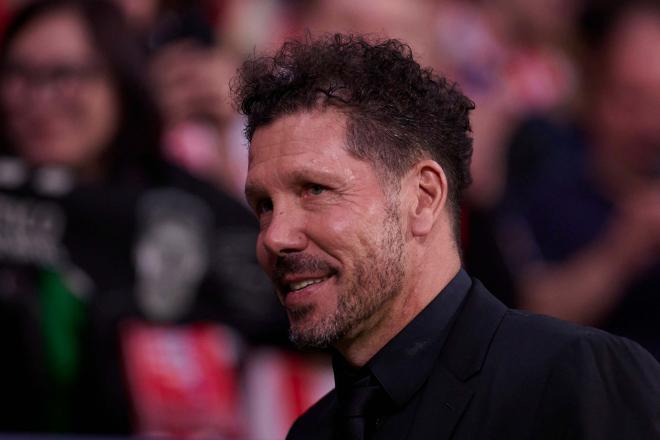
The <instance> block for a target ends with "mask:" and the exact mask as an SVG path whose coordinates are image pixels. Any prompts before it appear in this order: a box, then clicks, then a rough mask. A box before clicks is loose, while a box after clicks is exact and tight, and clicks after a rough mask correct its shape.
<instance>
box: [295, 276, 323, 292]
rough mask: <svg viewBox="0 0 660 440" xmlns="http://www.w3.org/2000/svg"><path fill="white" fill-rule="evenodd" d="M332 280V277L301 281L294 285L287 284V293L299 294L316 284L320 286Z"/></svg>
mask: <svg viewBox="0 0 660 440" xmlns="http://www.w3.org/2000/svg"><path fill="white" fill-rule="evenodd" d="M328 278H330V276H329V275H328V276H324V277H320V278H310V279H306V280H301V281H296V282H292V283H288V284H286V286H285V287H286V291H287V292H298V291H300V290H303V289H304V288H306V287H309V286H312V285H314V284H319V283H322V282H323V281H325V280H327V279H328Z"/></svg>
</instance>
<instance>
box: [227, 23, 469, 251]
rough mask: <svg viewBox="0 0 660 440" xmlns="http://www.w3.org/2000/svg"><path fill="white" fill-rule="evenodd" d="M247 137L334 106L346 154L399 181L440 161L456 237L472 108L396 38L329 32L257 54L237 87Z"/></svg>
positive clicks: (241, 73) (466, 170)
mask: <svg viewBox="0 0 660 440" xmlns="http://www.w3.org/2000/svg"><path fill="white" fill-rule="evenodd" d="M232 89H233V92H234V97H235V102H236V105H237V107H238V109H239V111H240V112H241V113H243V114H245V115H246V116H247V125H246V128H245V135H246V137H247V139H248V141H251V140H252V136H253V135H254V132H255V130H257V129H258V128H259V127H261V126H264V125H267V124H269V123H271V122H272V121H274V120H275V119H277V118H278V117H280V116H283V115H287V114H291V113H295V112H299V111H310V110H313V109H318V108H326V107H333V108H335V109H337V110H339V111H341V112H342V113H344V114H345V115H346V117H347V139H346V143H347V149H348V151H349V152H351V153H352V154H353V155H355V156H356V157H357V158H360V159H363V160H369V161H371V162H372V163H377V164H378V165H379V166H377V167H376V169H383V170H384V171H385V172H384V173H381V175H382V176H383V177H385V178H386V180H387V183H391V184H394V185H395V187H396V188H398V183H399V181H400V178H401V177H402V176H403V174H404V173H405V172H406V171H408V170H409V169H410V167H412V166H413V165H414V164H415V163H416V162H417V161H419V160H420V159H423V158H431V159H433V160H435V161H436V162H438V164H440V166H441V167H442V169H443V170H444V172H445V174H446V175H447V179H448V181H449V194H448V200H449V202H450V206H451V208H452V210H453V220H454V222H453V223H454V232H455V234H456V237H457V239H458V230H459V228H458V225H459V217H460V198H461V193H462V191H463V190H464V189H465V187H467V186H468V185H469V183H470V181H471V178H470V170H469V166H470V158H471V156H472V138H471V136H470V131H471V130H470V121H469V118H468V114H469V112H470V110H472V109H474V103H473V102H472V101H471V100H470V99H468V98H467V97H465V96H464V95H463V94H462V93H461V91H460V90H459V88H458V87H457V85H456V84H455V83H451V82H449V81H447V79H445V78H443V77H441V76H439V75H436V74H435V73H434V72H433V71H432V70H431V69H430V68H422V67H421V66H420V65H419V64H418V63H417V62H416V61H415V60H414V59H413V55H412V50H411V49H410V47H409V46H408V45H406V44H404V43H402V42H400V41H398V40H393V39H392V40H386V41H374V42H371V41H369V39H368V38H367V37H364V36H359V35H342V34H335V35H327V36H324V37H321V38H317V39H314V38H312V37H311V36H310V35H309V34H308V35H306V37H305V38H304V39H302V40H290V41H288V42H286V43H285V44H284V45H283V46H282V48H281V49H280V50H279V51H278V52H277V53H275V55H274V56H261V57H253V58H251V59H249V60H248V61H246V62H245V63H244V64H243V66H242V67H241V69H240V70H239V73H238V76H237V78H235V79H234V81H233V84H232Z"/></svg>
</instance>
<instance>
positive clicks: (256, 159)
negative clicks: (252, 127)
mask: <svg viewBox="0 0 660 440" xmlns="http://www.w3.org/2000/svg"><path fill="white" fill-rule="evenodd" d="M348 154H349V153H348V151H347V150H346V119H345V117H344V116H343V115H341V114H340V113H338V112H336V111H332V110H328V111H314V112H299V113H294V114H291V115H286V116H282V117H280V118H278V119H277V120H275V121H274V122H272V123H271V124H269V125H266V126H263V127H260V128H258V129H257V130H256V131H255V133H254V136H253V138H252V142H251V144H250V158H249V166H248V169H252V168H253V167H255V166H257V165H259V164H261V163H263V162H267V161H273V160H282V159H285V158H287V157H289V158H292V157H301V156H304V157H306V158H308V160H310V161H314V162H319V161H322V160H333V159H334V160H338V159H340V158H341V157H344V156H347V155H348Z"/></svg>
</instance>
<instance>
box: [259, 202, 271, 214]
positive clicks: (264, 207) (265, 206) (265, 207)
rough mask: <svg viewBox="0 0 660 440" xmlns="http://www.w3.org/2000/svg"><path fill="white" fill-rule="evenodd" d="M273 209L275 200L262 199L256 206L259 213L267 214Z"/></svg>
mask: <svg viewBox="0 0 660 440" xmlns="http://www.w3.org/2000/svg"><path fill="white" fill-rule="evenodd" d="M272 210H273V202H272V201H271V200H260V201H259V202H257V204H256V206H255V211H256V213H257V215H261V214H265V213H267V212H270V211H272Z"/></svg>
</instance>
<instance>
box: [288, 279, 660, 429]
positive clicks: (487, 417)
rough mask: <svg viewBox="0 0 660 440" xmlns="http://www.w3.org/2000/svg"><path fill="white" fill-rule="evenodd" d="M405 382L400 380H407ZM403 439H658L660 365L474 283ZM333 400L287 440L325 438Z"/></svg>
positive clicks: (630, 346)
mask: <svg viewBox="0 0 660 440" xmlns="http://www.w3.org/2000/svg"><path fill="white" fill-rule="evenodd" d="M403 380H405V379H403ZM419 393H422V395H421V396H419V406H418V408H417V410H416V413H415V417H414V421H413V423H411V426H410V427H409V428H406V431H407V434H406V435H404V436H403V437H401V436H399V437H393V436H392V434H391V433H388V432H386V431H382V430H381V431H379V432H377V433H376V436H375V437H374V438H375V439H376V440H381V439H393V438H397V439H400V438H407V439H441V440H445V439H446V440H449V439H452V440H463V439H507V440H511V439H530V440H544V439H548V440H549V439H553V440H555V439H585V440H590V439H593V440H596V439H598V440H602V439H625V440H628V439H640V440H641V439H644V440H647V439H648V440H651V439H660V365H659V364H658V363H657V362H656V361H655V359H654V358H653V357H652V356H651V355H650V354H649V353H648V352H646V351H645V350H643V349H642V348H641V347H639V346H638V345H637V344H636V343H634V342H632V341H629V340H626V339H623V338H619V337H616V336H613V335H610V334H608V333H605V332H602V331H599V330H596V329H592V328H587V327H579V326H576V325H572V324H569V323H566V322H563V321H559V320H556V319H552V318H548V317H544V316H538V315H533V314H528V313H524V312H521V311H517V310H511V309H508V308H507V307H506V306H504V305H503V304H502V303H501V302H499V301H498V300H497V299H495V298H494V297H493V296H492V295H491V294H490V293H489V292H488V291H487V290H486V289H485V288H484V287H483V286H482V285H481V283H479V282H478V281H477V280H474V281H473V284H472V288H471V290H470V292H469V293H468V295H467V297H466V299H465V302H464V304H463V305H462V307H461V309H460V310H459V311H458V312H457V316H456V319H455V321H454V324H453V326H452V328H451V330H450V333H449V336H448V338H447V340H446V342H445V344H444V346H443V348H442V349H441V351H440V352H439V353H438V359H437V361H436V362H435V365H434V368H433V370H432V372H431V374H430V375H429V377H428V380H427V382H426V384H425V385H424V386H423V387H422V389H421V390H420V391H419ZM336 409H337V400H336V394H335V391H334V390H333V391H331V392H330V393H329V394H327V395H326V396H325V397H324V398H323V399H321V400H320V401H319V402H317V403H316V404H315V405H314V406H313V407H312V408H311V409H310V410H309V411H308V412H306V413H305V414H304V415H303V416H301V417H300V418H299V419H298V420H297V421H296V423H295V424H294V426H293V427H292V428H291V431H290V432H289V435H288V437H287V439H290V440H298V439H318V440H322V439H331V438H332V436H333V425H334V423H333V421H334V417H335V413H336Z"/></svg>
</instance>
